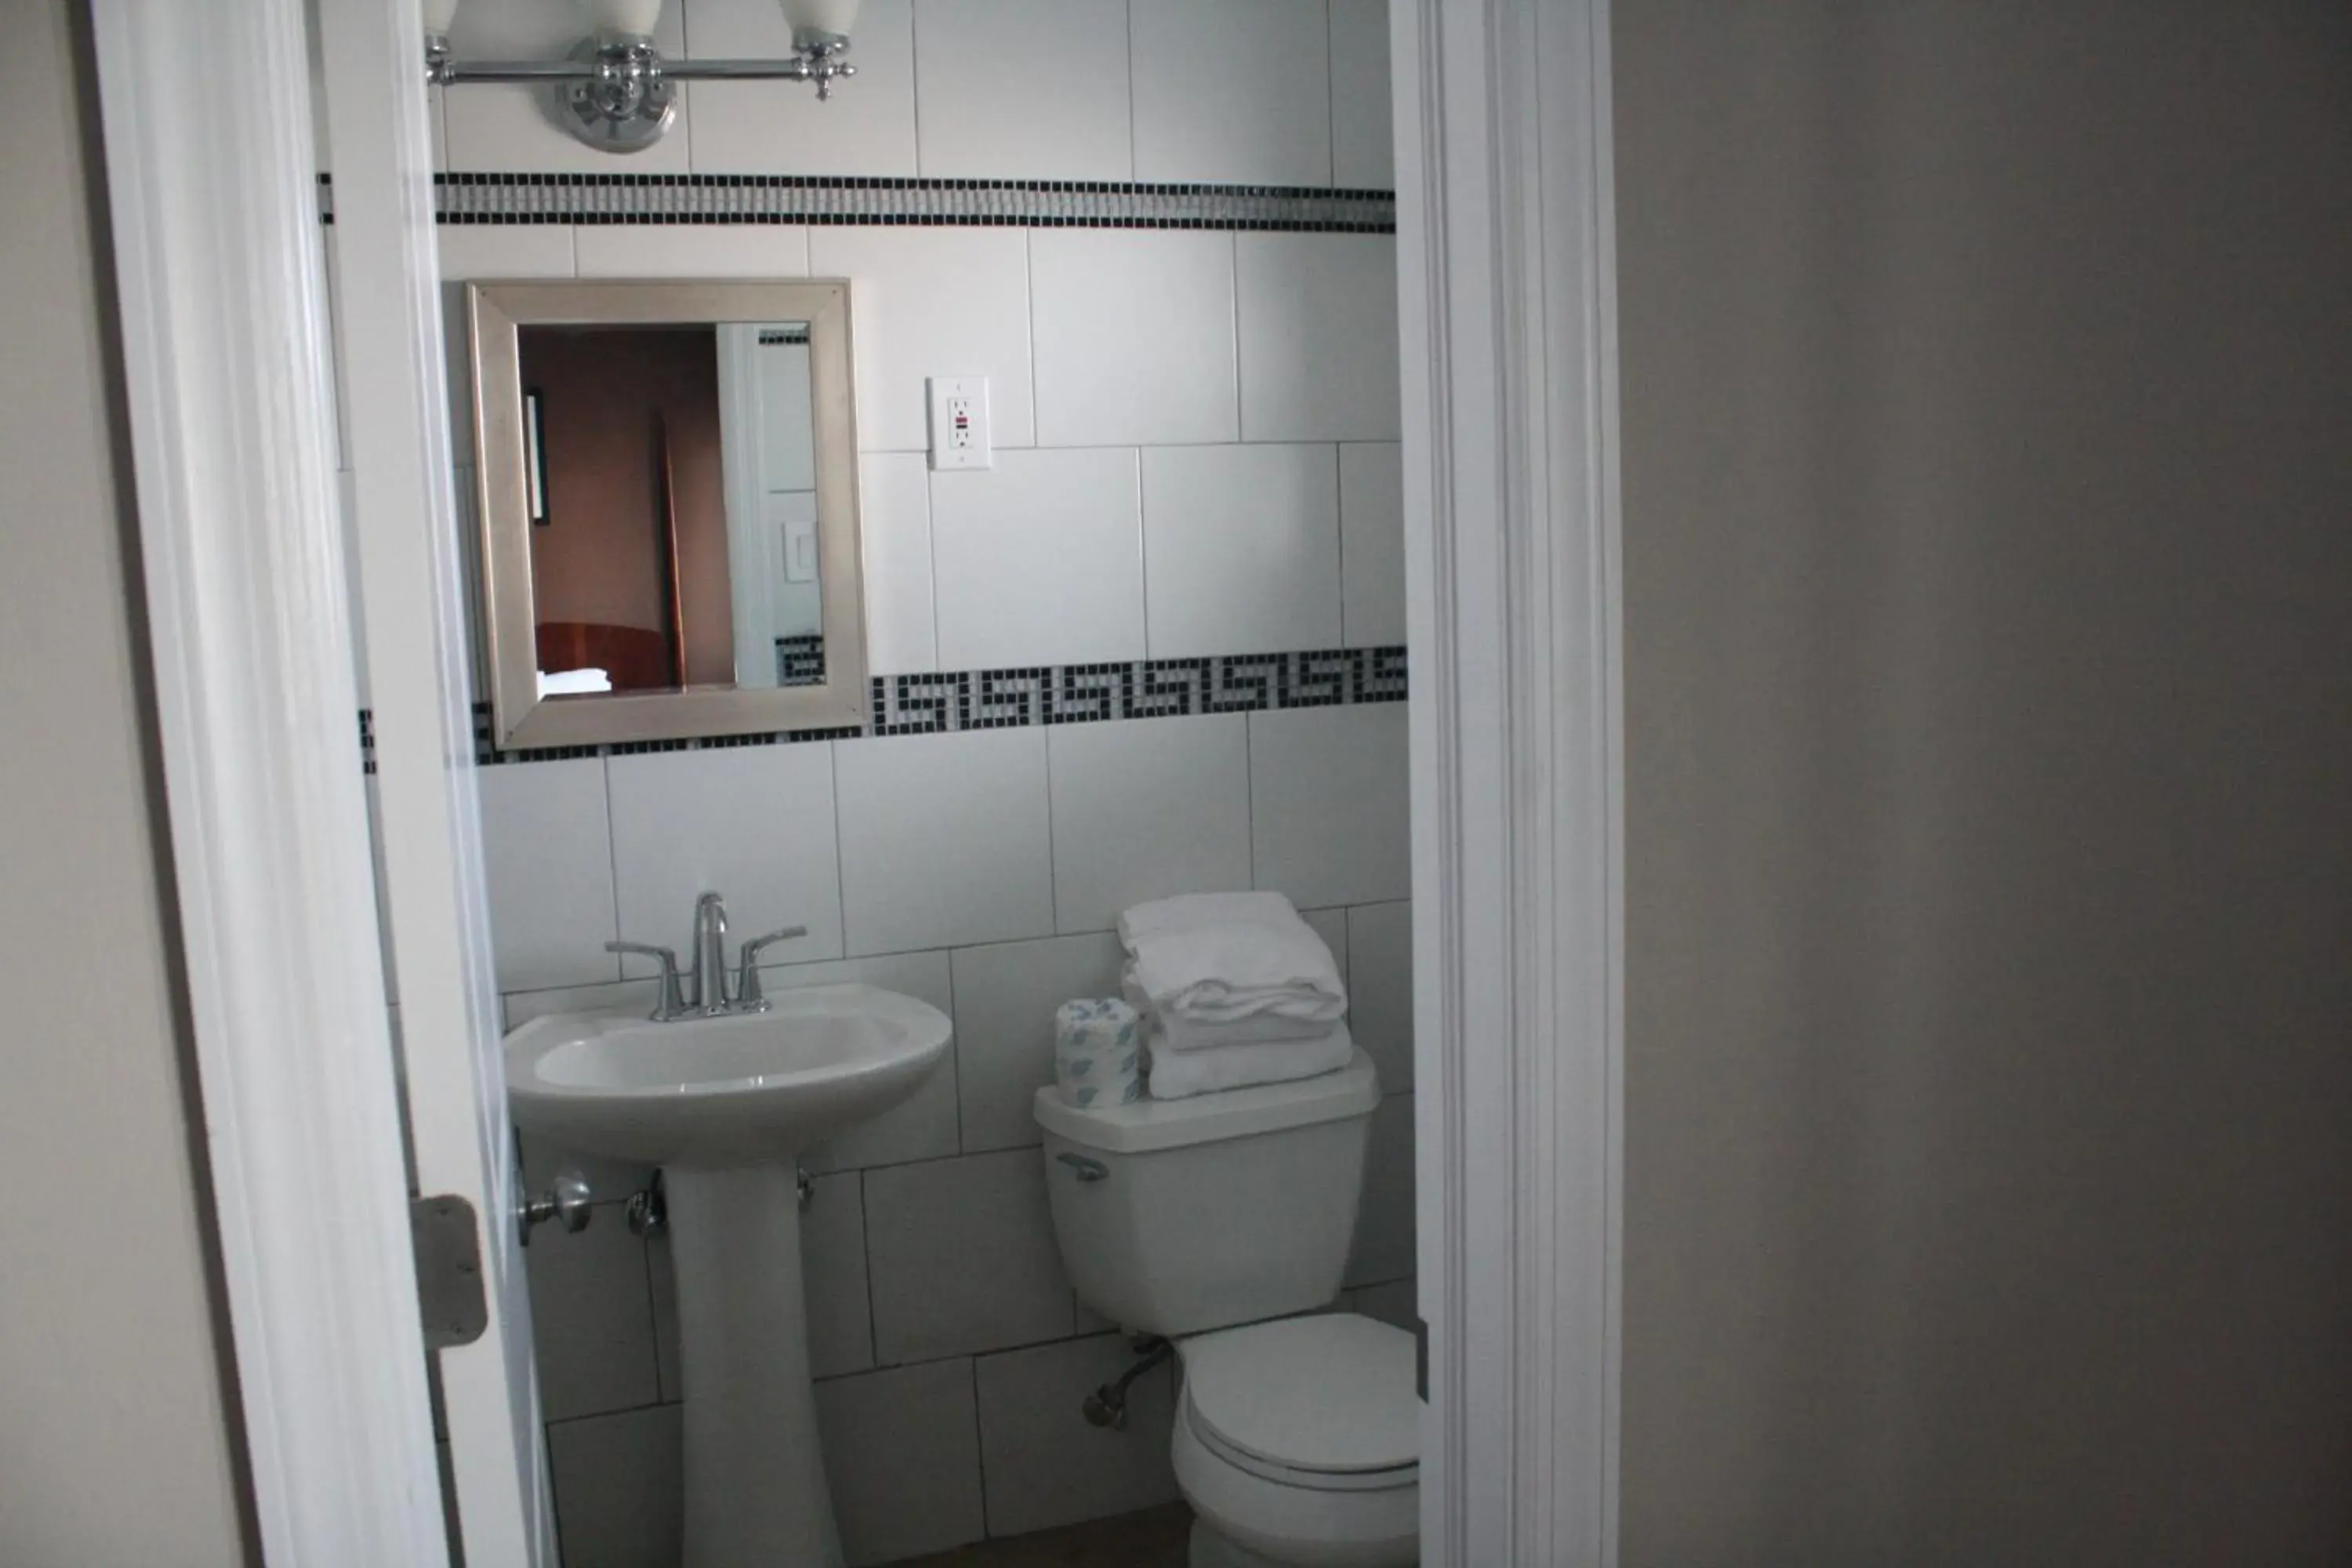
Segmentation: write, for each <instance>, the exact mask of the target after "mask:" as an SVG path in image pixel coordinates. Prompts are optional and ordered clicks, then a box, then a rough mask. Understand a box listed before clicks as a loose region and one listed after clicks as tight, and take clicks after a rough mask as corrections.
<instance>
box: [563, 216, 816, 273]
mask: <svg viewBox="0 0 2352 1568" xmlns="http://www.w3.org/2000/svg"><path fill="white" fill-rule="evenodd" d="M572 255H573V260H574V263H575V264H576V265H577V267H578V268H579V271H580V276H581V277H583V278H805V277H807V276H808V230H807V229H806V228H804V227H802V226H799V225H797V224H768V223H730V224H704V223H697V224H589V225H585V226H582V227H581V228H579V229H577V230H575V231H574V233H573V235H572Z"/></svg>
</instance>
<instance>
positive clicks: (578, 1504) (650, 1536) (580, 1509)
mask: <svg viewBox="0 0 2352 1568" xmlns="http://www.w3.org/2000/svg"><path fill="white" fill-rule="evenodd" d="M680 1408H681V1407H680V1406H678V1405H655V1406H653V1407H651V1408H650V1409H646V1410H631V1411H627V1412H625V1413H624V1414H621V1415H593V1416H590V1417H588V1418H586V1419H585V1420H581V1421H559V1422H557V1423H556V1424H555V1425H553V1426H550V1427H549V1428H548V1429H547V1468H548V1471H549V1474H550V1478H551V1482H552V1484H553V1486H554V1489H555V1518H556V1525H557V1530H558V1533H559V1535H560V1536H561V1542H562V1551H563V1568H662V1565H663V1564H667V1563H676V1562H677V1543H678V1542H679V1540H680V1539H681V1538H682V1537H683V1536H684V1534H685V1531H686V1480H685V1464H686V1458H685V1440H684V1436H685V1435H684V1430H683V1426H682V1423H681V1420H680V1416H679V1411H680Z"/></svg>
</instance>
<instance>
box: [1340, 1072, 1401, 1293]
mask: <svg viewBox="0 0 2352 1568" xmlns="http://www.w3.org/2000/svg"><path fill="white" fill-rule="evenodd" d="M1412 1201H1413V1200H1412V1096H1411V1095H1409V1094H1392V1095H1390V1096H1389V1097H1388V1098H1387V1099H1386V1100H1381V1106H1380V1109H1379V1110H1375V1111H1373V1112H1372V1137H1371V1145H1370V1148H1369V1149H1367V1150H1366V1151H1365V1153H1364V1198H1363V1204H1362V1205H1361V1206H1360V1208H1359V1209H1358V1210H1357V1211H1356V1244H1355V1247H1354V1249H1353V1250H1352V1251H1351V1252H1350V1253H1349V1257H1348V1275H1347V1280H1346V1283H1347V1284H1348V1285H1349V1286H1350V1287H1354V1286H1360V1285H1377V1284H1380V1283H1381V1282H1382V1281H1385V1280H1391V1279H1404V1278H1406V1277H1407V1276H1409V1275H1410V1274H1412V1271H1413V1215H1412Z"/></svg>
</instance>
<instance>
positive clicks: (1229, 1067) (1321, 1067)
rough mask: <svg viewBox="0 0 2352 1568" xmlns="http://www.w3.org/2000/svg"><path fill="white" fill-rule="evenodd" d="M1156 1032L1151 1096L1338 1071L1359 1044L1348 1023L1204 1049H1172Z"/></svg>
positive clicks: (1180, 1095)
mask: <svg viewBox="0 0 2352 1568" xmlns="http://www.w3.org/2000/svg"><path fill="white" fill-rule="evenodd" d="M1164 1046H1165V1042H1164V1041H1163V1040H1162V1038H1161V1037H1160V1035H1159V1034H1158V1033H1157V1032H1156V1031H1155V1032H1154V1034H1153V1035H1152V1037H1151V1047H1152V1050H1151V1074H1150V1086H1151V1098H1152V1099H1154V1100H1189V1099H1191V1098H1192V1096H1193V1095H1196V1094H1215V1093H1217V1092H1218V1091H1220V1090H1222V1089H1248V1088H1250V1087H1251V1086H1252V1085H1255V1084H1261V1083H1288V1082H1290V1081H1291V1080H1292V1079H1301V1078H1316V1077H1319V1076H1320V1075H1322V1074H1324V1073H1327V1072H1338V1071H1339V1069H1340V1068H1343V1067H1346V1066H1347V1065H1348V1063H1349V1060H1350V1059H1351V1058H1354V1056H1355V1054H1356V1042H1355V1040H1354V1038H1353V1037H1351V1036H1349V1033H1348V1026H1347V1025H1345V1024H1339V1025H1335V1026H1333V1027H1332V1028H1331V1030H1330V1032H1329V1033H1328V1034H1326V1035H1324V1036H1323V1037H1321V1038H1319V1039H1313V1040H1276V1041H1270V1042H1267V1043H1266V1044H1264V1045H1255V1046H1216V1047H1210V1048H1209V1049H1206V1050H1194V1051H1173V1050H1168V1049H1166V1048H1164Z"/></svg>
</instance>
